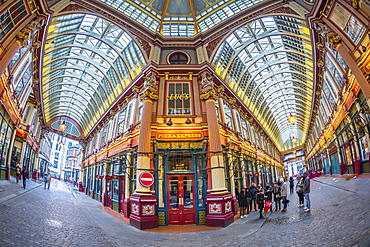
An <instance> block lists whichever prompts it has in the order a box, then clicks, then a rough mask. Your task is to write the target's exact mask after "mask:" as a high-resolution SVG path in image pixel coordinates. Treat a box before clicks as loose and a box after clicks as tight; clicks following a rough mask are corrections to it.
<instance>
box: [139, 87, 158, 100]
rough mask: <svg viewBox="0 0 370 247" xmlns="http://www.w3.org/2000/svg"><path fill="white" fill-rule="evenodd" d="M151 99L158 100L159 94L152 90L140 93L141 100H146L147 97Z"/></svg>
mask: <svg viewBox="0 0 370 247" xmlns="http://www.w3.org/2000/svg"><path fill="white" fill-rule="evenodd" d="M148 98H149V99H151V100H158V94H156V93H154V92H152V91H150V90H145V91H144V92H142V93H141V94H140V100H141V101H144V100H146V99H148Z"/></svg>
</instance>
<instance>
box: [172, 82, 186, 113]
mask: <svg viewBox="0 0 370 247" xmlns="http://www.w3.org/2000/svg"><path fill="white" fill-rule="evenodd" d="M167 99H168V114H169V115H181V114H190V91H189V83H169V84H168V96H167Z"/></svg>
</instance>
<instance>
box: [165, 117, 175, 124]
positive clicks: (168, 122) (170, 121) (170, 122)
mask: <svg viewBox="0 0 370 247" xmlns="http://www.w3.org/2000/svg"><path fill="white" fill-rule="evenodd" d="M172 124H173V123H172V120H171V118H170V119H169V120H168V121H167V122H166V125H167V126H172Z"/></svg>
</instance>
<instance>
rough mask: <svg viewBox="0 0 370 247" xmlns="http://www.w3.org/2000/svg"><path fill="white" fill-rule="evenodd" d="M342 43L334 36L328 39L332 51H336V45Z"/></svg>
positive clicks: (337, 36)
mask: <svg viewBox="0 0 370 247" xmlns="http://www.w3.org/2000/svg"><path fill="white" fill-rule="evenodd" d="M341 42H342V39H341V38H340V37H339V35H335V36H332V37H330V38H329V44H330V48H331V49H332V50H336V48H335V47H336V45H337V44H339V43H341Z"/></svg>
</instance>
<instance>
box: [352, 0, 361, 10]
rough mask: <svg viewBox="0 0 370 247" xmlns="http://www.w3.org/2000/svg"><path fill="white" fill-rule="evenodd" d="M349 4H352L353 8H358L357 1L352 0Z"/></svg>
mask: <svg viewBox="0 0 370 247" xmlns="http://www.w3.org/2000/svg"><path fill="white" fill-rule="evenodd" d="M351 4H352V7H353V8H355V9H358V7H359V6H358V1H357V0H352V1H351Z"/></svg>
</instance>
